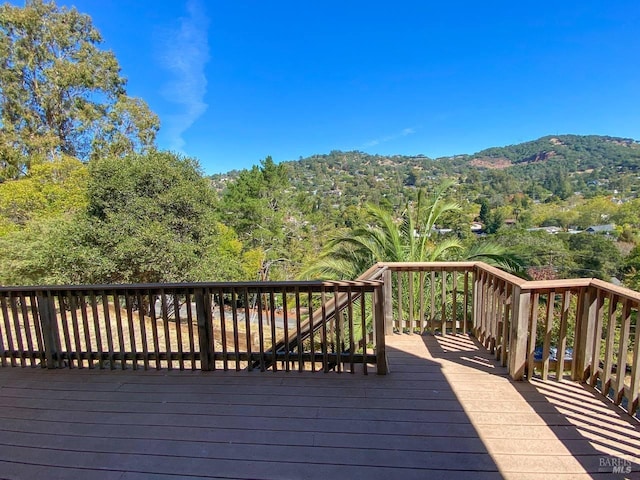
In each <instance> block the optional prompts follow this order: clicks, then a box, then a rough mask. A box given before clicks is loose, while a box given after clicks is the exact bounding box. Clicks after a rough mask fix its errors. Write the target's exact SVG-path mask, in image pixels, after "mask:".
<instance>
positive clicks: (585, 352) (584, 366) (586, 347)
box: [571, 287, 598, 382]
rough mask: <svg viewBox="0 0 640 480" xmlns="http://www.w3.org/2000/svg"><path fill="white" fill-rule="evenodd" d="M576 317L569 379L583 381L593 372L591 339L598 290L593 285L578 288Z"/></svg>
mask: <svg viewBox="0 0 640 480" xmlns="http://www.w3.org/2000/svg"><path fill="white" fill-rule="evenodd" d="M579 295H580V296H581V298H580V299H579V302H578V304H579V305H580V310H579V311H578V315H579V316H578V318H577V319H576V332H575V335H576V351H575V352H574V353H573V363H572V368H571V379H572V380H574V381H579V382H584V381H586V380H587V379H588V378H589V376H590V375H591V373H592V372H593V364H592V363H593V358H592V357H593V340H594V338H593V337H594V335H595V328H596V317H597V315H598V291H597V290H596V289H595V288H594V287H588V288H583V289H580V293H579Z"/></svg>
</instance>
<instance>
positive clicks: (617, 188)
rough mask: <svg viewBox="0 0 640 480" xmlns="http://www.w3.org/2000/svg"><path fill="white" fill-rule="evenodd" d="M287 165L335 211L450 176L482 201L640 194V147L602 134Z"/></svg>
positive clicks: (338, 156) (393, 198)
mask: <svg viewBox="0 0 640 480" xmlns="http://www.w3.org/2000/svg"><path fill="white" fill-rule="evenodd" d="M285 165H286V166H287V168H288V170H289V176H290V179H291V187H292V188H293V189H294V190H296V191H297V192H305V193H311V194H314V195H317V196H318V197H319V198H321V199H322V200H321V201H322V202H327V201H329V202H331V203H332V204H335V205H336V206H337V205H340V206H348V205H357V204H361V203H362V202H364V201H373V202H381V201H385V200H386V201H388V202H389V203H390V204H392V205H400V204H401V203H403V202H404V201H406V200H407V199H410V198H411V191H412V187H421V186H428V185H430V184H433V183H438V182H439V181H440V180H441V179H442V178H445V177H454V178H457V179H458V181H459V182H460V183H461V184H463V185H465V186H466V190H467V193H469V194H471V196H473V192H474V191H475V194H476V195H477V196H483V195H495V194H506V195H509V194H516V193H519V192H525V193H529V195H530V196H531V197H532V198H534V199H536V198H537V199H545V198H548V197H550V196H552V195H556V196H558V197H560V198H566V197H568V196H569V195H571V194H572V193H574V192H580V193H581V194H583V195H586V196H589V195H596V194H603V193H611V194H616V192H618V193H619V192H624V193H625V194H626V195H630V196H635V193H636V191H638V188H639V187H640V181H638V178H637V175H636V174H635V172H636V171H637V170H638V168H639V167H640V143H639V142H638V141H636V140H633V139H628V138H617V137H608V136H598V135H588V136H581V135H555V136H546V137H542V138H539V139H537V140H533V141H530V142H524V143H520V144H517V145H509V146H505V147H492V148H488V149H485V150H482V151H480V152H476V153H474V154H469V155H467V154H465V155H457V156H455V157H443V158H436V159H431V158H428V157H425V156H415V157H409V156H402V155H394V156H383V155H370V154H367V153H363V152H358V151H354V152H341V151H332V152H331V153H329V154H324V155H314V156H311V157H308V158H303V159H301V160H297V161H291V162H285ZM238 173H239V172H235V171H234V172H230V173H228V174H223V175H215V176H213V177H211V180H212V183H213V185H214V186H215V187H216V188H217V189H218V190H219V191H221V190H223V189H224V187H225V185H226V184H227V182H229V181H232V180H233V178H235V177H237V175H238ZM407 187H409V188H407ZM465 196H466V197H467V198H469V196H468V195H465ZM407 197H409V198H407Z"/></svg>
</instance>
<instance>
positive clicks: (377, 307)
mask: <svg viewBox="0 0 640 480" xmlns="http://www.w3.org/2000/svg"><path fill="white" fill-rule="evenodd" d="M384 290H385V288H384V285H383V284H380V285H378V286H376V287H375V288H374V291H373V305H374V306H373V329H374V332H375V337H376V338H375V346H376V371H377V373H378V375H386V374H387V348H386V343H385V338H384V336H385V325H384V324H385V321H384V320H385V312H384V304H385V298H384V297H385V295H384Z"/></svg>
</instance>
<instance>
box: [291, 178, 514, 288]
mask: <svg viewBox="0 0 640 480" xmlns="http://www.w3.org/2000/svg"><path fill="white" fill-rule="evenodd" d="M453 184H454V182H452V181H446V182H444V183H442V184H441V185H440V186H439V187H438V188H437V189H436V190H435V191H434V192H433V194H432V195H431V197H430V198H428V199H427V200H426V201H425V198H424V196H425V195H424V192H423V191H420V192H419V193H418V200H417V202H416V203H415V205H414V206H409V205H407V207H406V208H405V209H404V211H403V212H402V213H401V215H400V219H399V221H398V220H396V219H395V218H394V217H393V215H392V214H391V213H390V212H388V211H387V210H385V209H383V208H381V207H378V206H374V205H367V206H366V211H367V214H368V216H369V223H368V224H367V225H365V226H363V227H356V228H354V229H352V230H351V231H350V232H349V233H347V234H346V235H342V236H339V237H336V238H334V239H332V240H330V241H329V243H328V244H327V246H326V248H325V250H324V252H323V253H322V254H321V256H320V258H319V259H317V260H316V261H315V262H314V264H313V265H311V266H310V267H309V268H307V269H306V270H305V271H304V272H303V275H304V276H306V277H311V276H320V277H323V278H342V279H353V278H356V277H357V276H358V275H360V274H361V273H362V272H364V271H365V270H366V269H368V268H369V267H370V266H371V265H373V264H374V263H376V262H435V261H441V260H482V261H485V262H487V263H489V264H492V265H494V266H497V267H500V268H502V269H504V270H507V271H510V272H512V273H518V272H520V271H521V269H522V263H521V261H520V260H519V259H518V258H517V257H516V256H515V255H514V254H512V253H510V252H508V250H507V249H506V248H504V247H502V246H500V245H496V244H493V243H490V242H482V243H475V244H473V245H471V247H468V248H466V247H465V246H464V245H463V244H462V242H461V241H460V240H459V239H458V238H445V239H439V238H434V235H433V234H434V230H433V227H434V226H435V225H436V223H437V222H438V220H439V219H440V218H441V216H442V215H443V214H444V213H446V212H458V211H460V210H461V208H460V205H458V204H457V203H455V202H451V201H448V200H447V199H446V197H445V194H446V191H447V190H448V189H449V188H450V187H452V186H453Z"/></svg>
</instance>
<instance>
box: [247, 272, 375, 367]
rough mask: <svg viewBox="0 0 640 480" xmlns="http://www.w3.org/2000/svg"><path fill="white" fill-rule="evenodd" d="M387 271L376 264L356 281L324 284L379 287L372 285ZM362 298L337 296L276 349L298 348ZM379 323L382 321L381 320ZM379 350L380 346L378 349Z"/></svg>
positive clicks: (280, 342)
mask: <svg viewBox="0 0 640 480" xmlns="http://www.w3.org/2000/svg"><path fill="white" fill-rule="evenodd" d="M385 270H386V267H385V266H384V265H381V264H375V265H373V266H371V267H370V268H369V269H368V270H366V271H365V272H364V273H362V274H361V275H360V276H358V277H357V278H356V280H350V281H345V280H336V281H332V282H324V283H326V284H327V285H328V286H331V285H341V286H355V285H360V284H361V285H363V286H364V285H367V286H370V285H379V283H375V284H374V283H372V282H373V281H375V280H374V279H377V278H380V277H381V275H382V274H383V273H384V271H385ZM360 297H361V294H360V293H358V292H356V293H355V294H351V293H341V294H338V295H337V296H336V298H335V299H331V300H328V301H327V302H325V304H323V305H322V306H321V307H320V309H319V310H317V311H316V313H315V314H314V315H313V316H312V317H311V318H309V319H307V320H305V321H303V322H302V323H301V324H300V326H299V328H298V329H297V332H296V334H295V335H293V336H292V337H289V338H287V339H281V340H280V341H279V342H277V343H276V346H275V349H276V351H277V352H279V353H282V352H285V351H289V350H291V349H292V348H296V346H297V345H298V344H299V342H304V341H306V340H308V339H309V337H311V336H312V335H313V334H314V333H316V332H318V331H319V330H320V329H322V328H325V327H326V323H327V322H330V321H332V320H333V319H334V318H335V315H336V314H337V313H338V312H340V311H342V310H343V309H344V308H345V307H346V306H347V305H348V304H351V303H353V302H356V301H357V300H359V299H360ZM379 321H382V319H380V320H379ZM378 340H379V341H381V342H384V337H382V338H380V339H378ZM359 343H360V346H361V347H362V348H363V349H366V342H363V341H362V340H361V341H360V342H359ZM377 348H378V350H379V349H380V346H378V347H377ZM271 365H272V363H267V364H266V365H265V366H266V367H267V368H269V367H270V366H271ZM257 366H258V365H257V364H254V365H253V367H254V368H256V367H257ZM333 366H334V365H326V366H325V368H326V369H331V368H332V367H333ZM364 368H365V370H366V363H365V364H364Z"/></svg>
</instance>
